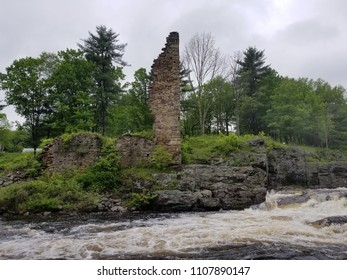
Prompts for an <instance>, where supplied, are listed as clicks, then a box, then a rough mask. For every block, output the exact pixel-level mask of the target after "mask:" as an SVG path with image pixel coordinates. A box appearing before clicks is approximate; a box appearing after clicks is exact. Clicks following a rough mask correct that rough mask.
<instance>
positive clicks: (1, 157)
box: [0, 153, 40, 177]
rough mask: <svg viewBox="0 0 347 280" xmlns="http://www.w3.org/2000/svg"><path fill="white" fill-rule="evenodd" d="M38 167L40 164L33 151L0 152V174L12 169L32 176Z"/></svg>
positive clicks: (35, 173)
mask: <svg viewBox="0 0 347 280" xmlns="http://www.w3.org/2000/svg"><path fill="white" fill-rule="evenodd" d="M39 168H40V164H39V162H38V161H37V160H36V158H35V157H34V154H33V153H0V176H2V175H5V174H6V173H9V172H13V171H23V172H26V173H28V176H32V177H34V176H35V175H37V173H38V171H39Z"/></svg>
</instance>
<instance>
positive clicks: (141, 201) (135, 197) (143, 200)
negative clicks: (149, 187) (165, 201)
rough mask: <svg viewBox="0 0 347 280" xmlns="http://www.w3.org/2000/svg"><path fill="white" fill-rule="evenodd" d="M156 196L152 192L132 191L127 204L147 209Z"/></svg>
mask: <svg viewBox="0 0 347 280" xmlns="http://www.w3.org/2000/svg"><path fill="white" fill-rule="evenodd" d="M157 197H158V195H157V194H153V193H132V194H131V198H130V200H129V201H128V203H127V205H128V206H129V207H132V208H135V209H136V210H148V209H150V208H151V205H152V204H153V202H154V201H155V199H156V198H157Z"/></svg>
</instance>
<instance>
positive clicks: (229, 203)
mask: <svg viewBox="0 0 347 280" xmlns="http://www.w3.org/2000/svg"><path fill="white" fill-rule="evenodd" d="M155 180H156V182H155V183H156V184H157V185H161V186H162V187H163V188H168V187H169V186H170V185H173V184H174V185H175V189H173V190H163V191H156V194H158V198H157V200H156V201H155V203H154V208H155V209H156V210H162V211H163V210H164V211H167V210H169V209H172V210H173V211H188V210H208V211H209V210H219V209H223V210H227V209H244V208H247V207H249V206H251V205H253V204H258V203H261V202H263V201H264V200H265V195H266V187H265V186H266V172H265V171H264V170H262V169H260V168H253V167H231V166H213V165H198V164H193V165H186V166H184V167H182V170H181V171H179V172H177V173H175V174H168V175H167V176H165V175H163V174H160V175H158V176H155Z"/></svg>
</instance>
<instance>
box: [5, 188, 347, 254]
mask: <svg viewBox="0 0 347 280" xmlns="http://www.w3.org/2000/svg"><path fill="white" fill-rule="evenodd" d="M346 197H347V189H336V190H307V191H300V190H297V191H285V192H270V193H268V195H267V199H266V202H265V203H263V204H261V205H258V206H256V207H252V208H250V209H246V210H244V211H221V212H204V213H179V214H147V215H144V214H142V215H139V216H135V217H134V216H132V217H122V218H118V219H115V218H110V217H109V218H108V219H106V220H105V219H95V218H90V219H87V220H83V219H78V218H74V219H73V220H71V219H70V220H62V219H60V220H55V221H49V222H48V221H44V222H42V221H35V222H24V221H5V220H0V259H347V223H345V222H346V221H345V220H344V219H347V218H346V216H347V199H346ZM331 216H334V217H335V218H336V216H340V217H338V218H342V222H341V219H340V220H339V219H338V218H337V219H332V222H331V221H329V220H325V222H324V221H323V222H322V221H319V220H321V219H324V218H327V217H331ZM343 216H344V217H343ZM317 221H318V222H317Z"/></svg>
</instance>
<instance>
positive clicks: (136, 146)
mask: <svg viewBox="0 0 347 280" xmlns="http://www.w3.org/2000/svg"><path fill="white" fill-rule="evenodd" d="M116 147H117V152H118V155H119V157H120V164H121V166H122V167H128V166H141V165H146V164H150V163H151V160H152V155H153V152H154V149H155V143H154V141H153V140H151V139H148V138H145V137H141V136H135V135H123V136H121V137H120V138H118V139H117V141H116Z"/></svg>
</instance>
